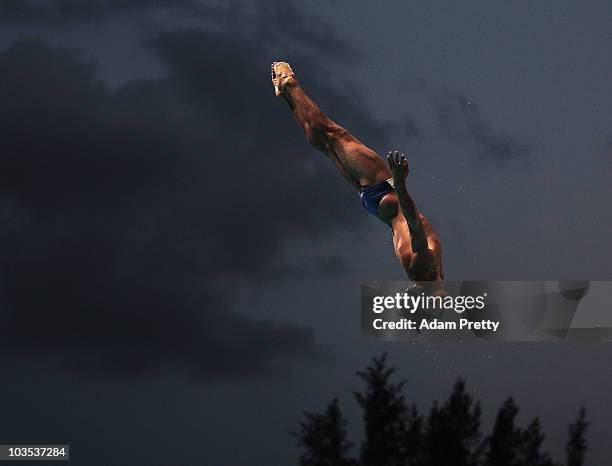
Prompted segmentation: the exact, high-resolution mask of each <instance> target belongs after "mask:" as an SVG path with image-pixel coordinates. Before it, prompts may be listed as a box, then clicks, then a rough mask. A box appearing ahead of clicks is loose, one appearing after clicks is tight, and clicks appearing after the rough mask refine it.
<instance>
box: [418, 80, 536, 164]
mask: <svg viewBox="0 0 612 466" xmlns="http://www.w3.org/2000/svg"><path fill="white" fill-rule="evenodd" d="M409 87H415V88H417V89H419V90H422V91H424V92H425V95H427V96H428V98H429V99H430V100H431V102H432V104H433V109H434V116H435V122H436V125H437V127H438V128H439V130H440V131H441V132H442V134H443V135H444V137H446V138H447V139H449V140H451V141H454V142H459V143H461V142H464V143H467V144H473V145H474V146H475V148H476V151H477V155H478V156H479V157H480V158H482V159H487V160H491V161H495V162H496V163H498V164H499V165H504V164H505V163H506V162H510V161H513V160H519V159H524V158H525V156H527V155H528V154H529V151H530V148H529V147H528V146H527V145H526V144H524V143H522V142H521V141H519V140H517V139H515V138H513V137H512V136H510V135H508V134H506V133H505V132H503V131H500V130H498V129H496V128H494V127H493V126H492V125H491V124H490V123H489V122H488V121H487V120H486V119H485V118H484V117H483V116H482V114H481V111H480V107H479V105H478V104H477V103H476V102H474V101H473V100H471V99H470V98H468V97H467V96H465V95H463V94H462V93H460V92H458V91H456V90H452V89H448V88H443V87H440V86H439V85H437V84H435V83H433V82H431V81H427V80H425V79H419V80H416V81H415V83H413V84H409Z"/></svg>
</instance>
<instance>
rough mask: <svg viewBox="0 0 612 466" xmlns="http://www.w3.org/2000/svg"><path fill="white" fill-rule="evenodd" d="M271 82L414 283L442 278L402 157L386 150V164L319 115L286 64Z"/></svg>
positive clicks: (275, 67)
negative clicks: (388, 239) (376, 222)
mask: <svg viewBox="0 0 612 466" xmlns="http://www.w3.org/2000/svg"><path fill="white" fill-rule="evenodd" d="M272 84H273V85H274V92H275V94H276V96H277V97H281V98H283V99H284V100H285V101H286V102H287V103H288V104H289V107H290V108H291V111H292V113H293V116H294V117H295V119H296V120H297V122H298V124H299V126H300V127H301V128H302V130H303V131H304V135H305V136H306V139H307V140H308V142H310V143H311V144H312V145H313V146H314V147H315V148H317V149H319V150H320V151H321V152H323V153H325V154H326V155H327V156H328V157H329V159H330V160H331V161H332V162H333V163H334V165H335V166H336V168H337V169H338V171H339V172H340V174H341V175H342V176H343V177H344V178H345V179H346V180H347V181H348V182H349V183H350V184H351V185H353V186H354V187H355V188H356V189H357V190H358V191H359V194H360V197H361V202H362V204H363V206H364V207H365V209H366V210H367V211H368V212H370V213H371V214H373V215H375V216H376V217H378V218H379V219H380V220H381V221H383V222H384V223H386V224H387V225H388V226H390V227H391V229H392V232H393V246H394V249H395V254H396V255H397V257H398V259H399V261H400V263H401V264H402V267H403V269H404V270H405V272H406V274H408V277H409V278H410V279H411V280H414V281H440V280H443V279H444V269H443V266H442V246H441V244H440V240H439V239H438V235H437V233H436V232H435V231H434V229H433V227H432V226H431V224H430V223H429V221H428V220H427V219H426V218H425V216H424V215H423V214H422V213H421V212H420V211H419V209H418V208H417V206H416V204H415V203H414V201H413V199H412V197H411V196H410V194H409V193H408V190H407V189H406V177H407V175H408V172H409V168H408V161H407V160H406V157H405V156H404V155H403V154H399V153H398V152H397V151H393V152H389V154H388V156H387V164H385V162H384V160H383V159H382V158H381V157H379V156H378V154H377V153H376V152H374V151H373V150H372V149H370V148H369V147H367V146H365V145H364V144H363V143H361V142H360V141H359V140H358V139H357V138H355V137H354V136H353V135H351V134H350V133H349V132H348V131H347V130H346V129H344V128H343V127H342V126H340V125H338V124H336V123H335V122H333V121H332V120H331V119H330V118H328V117H327V116H326V115H325V114H324V113H323V112H322V111H321V109H320V108H319V107H318V106H317V104H316V103H314V101H313V100H312V99H311V98H310V97H308V96H307V95H306V93H305V92H304V90H303V89H302V87H301V86H300V83H299V82H298V80H297V78H296V77H295V74H294V73H293V70H292V69H291V67H290V66H289V64H288V63H286V62H274V63H272ZM415 285H416V284H415ZM407 291H408V290H407ZM414 291H416V290H414Z"/></svg>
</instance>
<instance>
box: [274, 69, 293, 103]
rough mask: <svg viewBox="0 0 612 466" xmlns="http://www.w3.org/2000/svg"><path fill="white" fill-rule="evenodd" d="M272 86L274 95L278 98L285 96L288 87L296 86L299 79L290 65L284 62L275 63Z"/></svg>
mask: <svg viewBox="0 0 612 466" xmlns="http://www.w3.org/2000/svg"><path fill="white" fill-rule="evenodd" d="M271 74H272V84H273V85H274V93H275V94H276V96H277V97H280V96H282V95H284V94H285V87H286V86H287V85H291V84H296V83H297V79H296V78H295V74H294V73H293V70H292V69H291V67H290V66H289V63H287V62H284V61H275V62H274V63H272V73H271Z"/></svg>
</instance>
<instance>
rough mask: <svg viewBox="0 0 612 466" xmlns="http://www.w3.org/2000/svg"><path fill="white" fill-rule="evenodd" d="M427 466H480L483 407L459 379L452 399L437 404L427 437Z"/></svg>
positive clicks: (429, 420) (429, 421) (432, 411)
mask: <svg viewBox="0 0 612 466" xmlns="http://www.w3.org/2000/svg"><path fill="white" fill-rule="evenodd" d="M425 442H426V449H427V451H426V455H427V460H426V463H427V464H428V465H430V466H447V465H449V464H452V465H454V466H473V465H477V464H479V461H480V457H481V453H482V448H481V436H480V404H479V403H478V402H475V401H474V399H473V398H472V396H471V395H470V394H469V393H467V392H466V390H465V382H464V381H463V380H461V379H459V380H458V381H457V382H456V383H455V386H454V388H453V391H452V392H451V395H450V397H449V399H448V400H447V401H446V402H445V403H444V404H443V405H442V406H441V407H440V406H438V404H434V406H433V408H432V409H431V413H430V414H429V419H428V422H427V429H426V433H425Z"/></svg>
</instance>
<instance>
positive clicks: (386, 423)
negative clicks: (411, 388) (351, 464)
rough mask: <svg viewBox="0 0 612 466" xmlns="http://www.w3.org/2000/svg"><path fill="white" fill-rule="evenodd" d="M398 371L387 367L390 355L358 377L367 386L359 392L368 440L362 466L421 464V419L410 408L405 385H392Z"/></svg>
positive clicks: (356, 396) (362, 449) (365, 442)
mask: <svg viewBox="0 0 612 466" xmlns="http://www.w3.org/2000/svg"><path fill="white" fill-rule="evenodd" d="M394 373H395V368H393V367H387V363H386V355H383V356H381V357H380V358H374V360H373V362H372V364H371V365H370V366H368V367H366V369H365V370H364V371H361V372H358V373H357V375H358V376H359V377H360V378H361V379H362V380H363V381H365V383H366V388H365V390H364V392H363V393H355V398H356V399H357V402H358V403H359V405H360V406H361V408H362V409H363V420H364V425H365V439H364V441H363V444H362V447H361V464H362V466H406V465H415V464H417V463H416V461H417V458H418V457H419V452H418V451H417V450H418V448H419V447H420V435H421V427H420V424H421V420H420V418H419V416H418V413H417V412H416V408H414V407H412V409H409V408H408V406H407V404H406V401H405V399H404V396H403V395H402V389H403V386H404V382H403V381H400V382H397V383H395V382H392V381H391V377H392V375H393V374H394Z"/></svg>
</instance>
